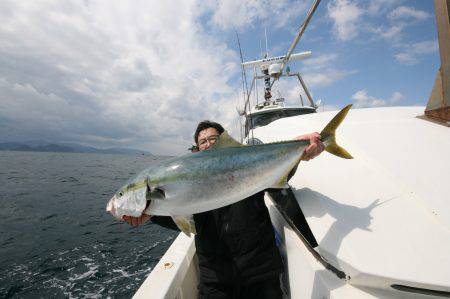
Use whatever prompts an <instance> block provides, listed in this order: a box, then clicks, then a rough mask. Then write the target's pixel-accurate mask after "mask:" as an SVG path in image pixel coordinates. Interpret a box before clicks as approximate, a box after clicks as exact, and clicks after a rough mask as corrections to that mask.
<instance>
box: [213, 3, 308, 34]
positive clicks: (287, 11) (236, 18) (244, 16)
mask: <svg viewBox="0 0 450 299" xmlns="http://www.w3.org/2000/svg"><path fill="white" fill-rule="evenodd" d="M205 6H206V10H207V11H210V12H211V13H212V17H211V22H212V24H214V25H215V26H217V27H219V28H221V29H222V30H228V29H241V28H244V27H248V26H251V25H252V24H253V23H254V22H255V21H257V20H259V21H263V22H264V23H266V24H267V25H274V26H275V27H276V28H280V27H283V26H285V25H286V24H289V23H291V22H294V24H297V23H298V22H300V20H297V19H296V18H298V17H299V16H300V15H301V14H303V13H304V12H305V10H306V8H307V7H308V3H307V1H294V2H293V3H292V2H291V1H288V0H281V1H254V0H245V1H242V0H229V1H209V2H206V3H205Z"/></svg>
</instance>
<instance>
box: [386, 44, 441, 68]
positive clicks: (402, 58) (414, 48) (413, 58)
mask: <svg viewBox="0 0 450 299" xmlns="http://www.w3.org/2000/svg"><path fill="white" fill-rule="evenodd" d="M403 49H404V50H403V52H400V53H397V54H395V59H396V60H397V61H398V62H399V63H401V64H404V65H415V64H418V63H419V62H420V58H421V57H423V56H424V55H427V54H432V53H435V52H437V51H438V49H439V46H438V42H437V41H436V40H428V41H422V42H418V43H414V44H406V45H404V46H403Z"/></svg>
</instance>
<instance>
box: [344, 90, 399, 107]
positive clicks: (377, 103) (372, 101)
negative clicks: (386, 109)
mask: <svg viewBox="0 0 450 299" xmlns="http://www.w3.org/2000/svg"><path fill="white" fill-rule="evenodd" d="M405 98H406V97H405V96H404V95H403V94H402V93H400V92H399V91H395V92H394V93H392V95H391V96H390V98H389V99H382V98H377V97H374V96H371V95H368V94H367V90H365V89H362V90H358V91H357V92H356V93H355V94H353V95H352V99H353V100H355V104H354V106H355V107H356V108H367V107H381V106H391V105H394V104H397V103H399V102H401V101H403V100H405Z"/></svg>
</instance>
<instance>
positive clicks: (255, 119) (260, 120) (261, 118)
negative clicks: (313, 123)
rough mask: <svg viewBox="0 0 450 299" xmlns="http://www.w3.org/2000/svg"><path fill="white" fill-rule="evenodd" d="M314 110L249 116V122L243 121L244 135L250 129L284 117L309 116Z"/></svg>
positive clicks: (282, 111) (281, 111)
mask: <svg viewBox="0 0 450 299" xmlns="http://www.w3.org/2000/svg"><path fill="white" fill-rule="evenodd" d="M314 112H315V111H314V110H310V109H289V110H287V109H286V110H276V111H270V112H266V113H261V114H255V115H252V116H250V118H249V119H250V122H249V121H248V120H249V119H247V120H246V121H245V133H246V134H248V132H249V131H250V130H251V129H254V128H257V127H262V126H266V125H268V124H270V123H271V122H273V121H275V120H277V119H280V118H284V117H291V116H297V115H302V114H310V113H314Z"/></svg>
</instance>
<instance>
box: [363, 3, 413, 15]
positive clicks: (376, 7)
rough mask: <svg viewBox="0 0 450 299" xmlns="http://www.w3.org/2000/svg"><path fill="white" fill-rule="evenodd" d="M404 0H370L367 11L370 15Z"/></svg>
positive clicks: (383, 10) (382, 11) (381, 11)
mask: <svg viewBox="0 0 450 299" xmlns="http://www.w3.org/2000/svg"><path fill="white" fill-rule="evenodd" d="M403 1H404V0H371V1H370V3H369V6H368V7H367V12H368V13H369V14H370V15H377V14H380V13H384V12H385V11H386V10H388V9H389V8H390V7H392V6H394V5H397V4H398V3H401V2H403Z"/></svg>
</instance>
